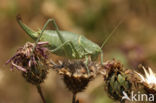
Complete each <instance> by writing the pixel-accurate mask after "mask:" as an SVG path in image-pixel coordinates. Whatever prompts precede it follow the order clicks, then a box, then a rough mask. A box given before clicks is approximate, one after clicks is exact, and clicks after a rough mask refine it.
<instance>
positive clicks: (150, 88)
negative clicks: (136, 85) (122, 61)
mask: <svg viewBox="0 0 156 103" xmlns="http://www.w3.org/2000/svg"><path fill="white" fill-rule="evenodd" d="M142 68H143V70H144V72H145V76H143V75H141V74H140V73H137V72H136V73H137V75H138V76H139V82H140V83H141V84H142V85H143V86H144V89H145V91H146V92H147V93H152V94H156V74H155V73H154V72H153V71H152V69H151V68H148V71H147V70H146V68H145V67H142Z"/></svg>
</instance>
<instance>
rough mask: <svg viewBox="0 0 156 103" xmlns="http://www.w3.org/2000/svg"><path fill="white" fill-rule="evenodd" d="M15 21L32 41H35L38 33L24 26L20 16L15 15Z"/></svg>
mask: <svg viewBox="0 0 156 103" xmlns="http://www.w3.org/2000/svg"><path fill="white" fill-rule="evenodd" d="M16 20H17V22H18V24H19V25H20V27H21V28H22V29H23V30H24V31H25V32H26V33H27V34H28V35H29V36H30V37H31V38H32V39H33V40H36V39H37V37H38V35H39V33H38V32H35V31H33V30H32V29H30V28H29V27H28V26H27V25H26V24H24V23H23V22H22V18H21V16H20V15H17V16H16Z"/></svg>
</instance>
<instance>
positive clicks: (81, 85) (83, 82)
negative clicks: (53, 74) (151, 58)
mask: <svg viewBox="0 0 156 103" xmlns="http://www.w3.org/2000/svg"><path fill="white" fill-rule="evenodd" d="M55 68H57V69H56V71H57V73H58V74H59V75H61V76H62V78H63V81H64V83H65V84H66V86H67V88H68V89H69V90H70V91H71V92H72V93H73V94H76V93H78V92H81V91H83V90H84V89H85V88H86V87H87V85H88V83H89V82H90V81H91V80H93V79H94V78H95V76H96V72H97V66H96V64H95V63H93V62H91V61H90V62H89V63H88V69H89V70H90V73H89V74H88V72H87V71H86V65H85V63H84V61H83V60H72V61H69V60H68V61H63V62H61V63H59V65H57V66H56V67H55Z"/></svg>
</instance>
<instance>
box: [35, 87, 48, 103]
mask: <svg viewBox="0 0 156 103" xmlns="http://www.w3.org/2000/svg"><path fill="white" fill-rule="evenodd" d="M36 87H37V91H38V93H39V95H40V97H41V99H42V101H43V103H46V101H45V98H44V96H43V93H42V90H41V86H40V85H37V86H36Z"/></svg>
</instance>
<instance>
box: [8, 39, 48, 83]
mask: <svg viewBox="0 0 156 103" xmlns="http://www.w3.org/2000/svg"><path fill="white" fill-rule="evenodd" d="M44 44H47V42H39V43H37V45H36V47H35V48H34V46H35V44H34V43H30V42H27V43H26V44H25V45H24V46H23V47H21V48H19V49H18V50H17V52H16V54H15V55H14V56H13V57H12V58H11V59H9V60H8V61H7V64H8V63H11V68H12V69H13V68H16V69H18V70H20V71H22V74H23V77H24V78H25V79H26V80H27V81H28V82H30V83H32V84H35V85H38V84H40V83H42V82H43V81H44V79H45V78H46V75H47V70H48V65H47V60H48V50H47V49H46V48H44Z"/></svg>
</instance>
